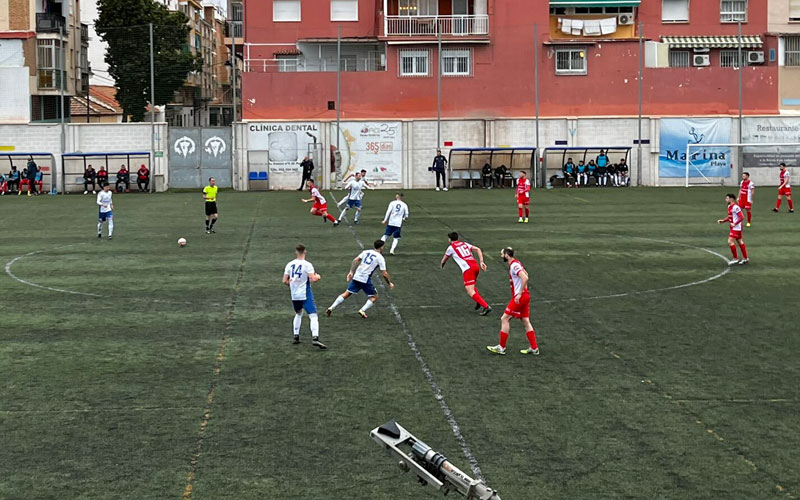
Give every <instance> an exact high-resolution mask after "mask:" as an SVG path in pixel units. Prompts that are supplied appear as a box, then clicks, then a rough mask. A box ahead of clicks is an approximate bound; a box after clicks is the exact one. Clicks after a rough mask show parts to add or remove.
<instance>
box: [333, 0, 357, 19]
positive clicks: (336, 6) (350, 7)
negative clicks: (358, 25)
mask: <svg viewBox="0 0 800 500" xmlns="http://www.w3.org/2000/svg"><path fill="white" fill-rule="evenodd" d="M331 21H358V0H331Z"/></svg>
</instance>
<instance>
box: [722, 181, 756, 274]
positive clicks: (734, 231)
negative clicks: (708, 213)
mask: <svg viewBox="0 0 800 500" xmlns="http://www.w3.org/2000/svg"><path fill="white" fill-rule="evenodd" d="M725 203H727V204H728V216H727V217H725V218H724V219H719V220H718V221H717V224H722V223H723V222H729V223H730V233H728V246H730V247H731V254H733V260H730V261H728V265H730V266H732V265H734V264H747V263H748V262H750V259H748V258H747V247H746V246H745V244H744V240H743V239H742V221H743V220H744V215H743V214H742V209H741V208H739V205H737V204H736V195H734V194H733V193H728V195H727V196H725ZM737 244H738V245H739V248H740V249H741V250H742V259H739V256H738V255H737V254H736V245H737Z"/></svg>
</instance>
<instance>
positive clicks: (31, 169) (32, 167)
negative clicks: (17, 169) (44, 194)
mask: <svg viewBox="0 0 800 500" xmlns="http://www.w3.org/2000/svg"><path fill="white" fill-rule="evenodd" d="M38 172H39V166H38V165H36V162H35V161H33V157H32V156H31V157H30V159H29V160H28V196H31V193H33V194H35V195H38V194H39V193H38V192H37V191H36V174H37V173H38Z"/></svg>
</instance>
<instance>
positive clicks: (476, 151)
mask: <svg viewBox="0 0 800 500" xmlns="http://www.w3.org/2000/svg"><path fill="white" fill-rule="evenodd" d="M486 163H488V164H489V165H490V166H491V167H492V170H494V169H496V168H497V167H499V166H500V165H505V167H506V168H507V169H508V175H507V176H506V180H505V182H504V184H510V185H512V186H513V185H514V182H515V180H516V178H517V176H518V175H519V172H520V171H522V170H524V171H525V173H526V174H528V176H529V177H530V178H531V180H532V181H533V183H534V186H535V185H536V182H535V179H536V148H533V147H519V148H512V147H498V148H453V149H451V150H450V155H449V158H448V160H447V165H448V170H449V175H448V177H449V178H450V184H451V187H470V188H471V187H473V186H474V185H476V184H477V185H480V184H481V169H483V166H484V165H485V164H486ZM462 181H463V184H460V185H456V182H459V183H460V182H462Z"/></svg>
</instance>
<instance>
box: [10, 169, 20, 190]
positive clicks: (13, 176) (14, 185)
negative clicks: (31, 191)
mask: <svg viewBox="0 0 800 500" xmlns="http://www.w3.org/2000/svg"><path fill="white" fill-rule="evenodd" d="M8 191H9V192H10V193H13V192H14V191H19V170H17V166H16V165H11V171H10V172H9V173H8Z"/></svg>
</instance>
